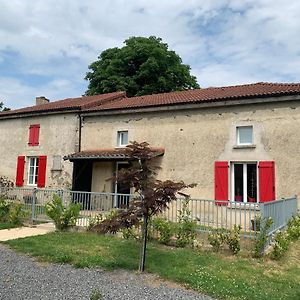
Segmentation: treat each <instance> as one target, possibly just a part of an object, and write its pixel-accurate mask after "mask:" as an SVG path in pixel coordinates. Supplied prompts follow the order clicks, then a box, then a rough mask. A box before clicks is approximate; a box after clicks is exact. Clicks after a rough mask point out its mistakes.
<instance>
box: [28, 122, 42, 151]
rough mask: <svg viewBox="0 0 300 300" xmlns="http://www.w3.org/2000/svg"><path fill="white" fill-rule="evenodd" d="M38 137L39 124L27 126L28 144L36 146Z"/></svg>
mask: <svg viewBox="0 0 300 300" xmlns="http://www.w3.org/2000/svg"><path fill="white" fill-rule="evenodd" d="M39 137H40V124H34V125H30V127H29V141H28V145H29V146H38V145H39Z"/></svg>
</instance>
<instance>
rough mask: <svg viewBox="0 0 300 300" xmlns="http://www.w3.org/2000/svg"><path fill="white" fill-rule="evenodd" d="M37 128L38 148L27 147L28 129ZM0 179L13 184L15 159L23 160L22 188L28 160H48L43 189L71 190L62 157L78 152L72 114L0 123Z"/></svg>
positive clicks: (67, 164) (68, 168) (66, 163)
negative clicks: (45, 157)
mask: <svg viewBox="0 0 300 300" xmlns="http://www.w3.org/2000/svg"><path fill="white" fill-rule="evenodd" d="M33 124H39V125H40V131H39V145H38V146H30V145H28V142H29V127H30V125H33ZM0 145H1V146H0V175H2V176H6V177H8V178H9V179H10V180H12V181H13V182H15V180H16V169H17V159H18V156H25V169H24V186H27V183H28V161H29V159H28V158H29V157H39V156H47V164H46V187H70V186H71V183H72V168H73V166H72V163H70V162H69V161H63V156H64V155H67V154H70V153H74V152H75V151H77V149H78V119H77V116H76V115H75V114H56V115H44V116H40V117H28V118H16V119H6V120H5V119H1V120H0Z"/></svg>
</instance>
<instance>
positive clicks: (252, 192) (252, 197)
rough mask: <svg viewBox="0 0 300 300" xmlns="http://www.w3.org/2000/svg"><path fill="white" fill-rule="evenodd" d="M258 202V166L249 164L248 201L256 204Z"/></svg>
mask: <svg viewBox="0 0 300 300" xmlns="http://www.w3.org/2000/svg"><path fill="white" fill-rule="evenodd" d="M256 200H257V175H256V165H255V164H247V201H248V202H256Z"/></svg>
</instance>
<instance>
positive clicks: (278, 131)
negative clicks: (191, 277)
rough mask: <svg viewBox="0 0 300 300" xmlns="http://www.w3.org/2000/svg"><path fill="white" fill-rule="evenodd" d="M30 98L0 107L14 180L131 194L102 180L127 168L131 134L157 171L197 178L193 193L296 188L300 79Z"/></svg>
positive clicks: (240, 198) (6, 163) (227, 196)
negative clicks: (144, 145)
mask: <svg viewBox="0 0 300 300" xmlns="http://www.w3.org/2000/svg"><path fill="white" fill-rule="evenodd" d="M37 100H39V101H42V102H43V103H40V102H38V103H37V105H36V106H33V107H27V108H22V109H17V110H13V111H9V112H2V113H0V142H1V147H0V154H1V155H0V175H4V176H7V177H9V178H10V179H11V180H13V181H14V182H15V184H16V186H19V187H28V186H30V187H35V186H37V187H69V188H72V189H73V190H78V191H93V192H107V193H109V192H112V193H125V194H127V193H130V189H129V187H127V186H125V185H124V184H122V183H121V182H120V183H117V184H112V182H111V181H109V180H108V178H110V177H112V175H113V174H114V173H116V172H118V170H120V169H121V168H126V167H127V166H128V162H127V160H126V155H125V153H124V147H125V146H126V145H127V144H128V142H129V141H139V142H142V141H147V142H148V143H149V144H150V145H151V147H152V148H153V153H154V155H155V156H156V158H155V160H156V163H157V164H158V165H159V166H160V167H161V169H160V171H159V174H158V177H159V178H161V179H172V180H183V181H185V182H186V183H192V182H194V183H197V187H196V188H194V189H191V190H190V191H188V192H189V193H190V194H191V196H192V197H194V198H201V199H217V200H232V201H237V202H250V203H255V202H266V201H272V200H274V199H279V198H282V197H290V196H293V195H297V194H300V84H281V83H255V84H246V85H237V86H228V87H217V88H215V87H213V88H205V89H197V90H189V91H182V92H172V93H166V94H157V95H148V96H141V97H134V98H127V97H126V95H125V93H123V92H117V93H111V94H104V95H98V96H91V97H80V98H76V99H66V100H60V101H55V102H48V101H47V100H46V99H44V98H42V99H40V98H39V99H37ZM46 101H47V103H44V102H46Z"/></svg>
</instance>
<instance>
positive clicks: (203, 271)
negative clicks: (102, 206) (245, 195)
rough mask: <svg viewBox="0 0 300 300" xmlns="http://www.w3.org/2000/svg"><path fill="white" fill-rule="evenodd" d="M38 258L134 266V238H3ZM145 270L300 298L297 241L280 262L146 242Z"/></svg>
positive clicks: (252, 293)
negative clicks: (147, 244) (8, 239)
mask: <svg viewBox="0 0 300 300" xmlns="http://www.w3.org/2000/svg"><path fill="white" fill-rule="evenodd" d="M5 243H7V244H8V245H10V246H11V247H12V248H14V249H16V250H18V251H21V252H23V253H28V254H30V255H32V256H35V257H38V258H39V259H40V260H42V261H49V262H58V263H70V264H72V265H74V266H75V267H78V268H82V267H101V268H104V269H108V270H112V269H127V270H137V269H138V260H139V250H140V249H139V244H137V243H136V242H135V241H132V240H124V239H119V238H116V237H110V236H99V235H96V234H92V233H51V234H48V235H44V236H37V237H30V238H24V239H19V240H12V241H8V242H5ZM146 269H147V271H148V272H150V273H155V274H159V275H160V276H161V277H163V278H165V279H169V280H173V281H175V282H179V283H183V284H185V285H186V286H188V287H190V288H192V289H194V290H196V291H199V292H202V293H205V294H208V295H211V296H213V297H217V298H220V299H251V300H254V299H259V300H264V299H268V300H269V299H272V300H276V299H300V285H299V282H300V241H298V242H297V243H294V244H293V246H292V248H291V250H290V252H289V253H288V255H287V257H286V258H285V259H283V260H282V261H280V262H274V261H271V260H268V259H264V260H262V259H261V260H256V259H252V258H250V257H233V256H230V255H226V254H224V253H223V254H218V253H212V252H209V251H202V250H193V249H178V248H170V247H165V246H160V245H157V244H155V243H149V246H148V256H147V260H146Z"/></svg>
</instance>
